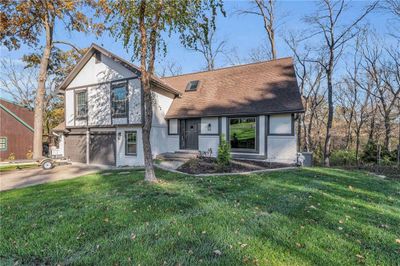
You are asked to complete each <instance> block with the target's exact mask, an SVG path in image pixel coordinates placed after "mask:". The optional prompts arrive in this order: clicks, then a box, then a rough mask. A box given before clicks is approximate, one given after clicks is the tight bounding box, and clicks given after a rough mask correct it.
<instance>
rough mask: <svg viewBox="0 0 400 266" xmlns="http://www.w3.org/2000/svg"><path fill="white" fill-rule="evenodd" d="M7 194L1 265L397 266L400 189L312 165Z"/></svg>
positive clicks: (72, 183) (106, 178) (87, 181)
mask: <svg viewBox="0 0 400 266" xmlns="http://www.w3.org/2000/svg"><path fill="white" fill-rule="evenodd" d="M157 175H158V177H159V178H160V180H161V182H160V183H158V184H147V183H145V182H144V181H142V180H143V171H131V174H129V175H121V174H118V172H112V173H111V174H101V173H98V174H92V175H87V176H83V177H80V178H76V179H73V180H66V181H60V182H55V183H51V184H44V185H38V186H34V187H28V188H23V189H17V190H13V191H7V192H1V193H0V215H1V216H0V220H1V234H0V264H2V265H7V264H10V265H12V264H14V263H16V262H18V263H19V264H57V263H59V264H63V265H65V264H80V265H84V264H92V265H93V264H96V265H110V264H113V265H114V264H119V265H125V264H135V265H138V264H141V265H161V264H166V265H176V264H180V265H193V264H196V265H198V264H200V265H210V264H217V265H242V264H250V265H271V264H272V265H285V264H286V265H289V264H290V265H311V264H319V265H354V264H373V265H375V264H379V265H399V264H400V244H399V243H397V242H396V239H397V240H398V239H399V238H400V226H398V225H399V224H400V182H399V181H395V180H390V179H381V178H379V177H376V176H372V175H368V174H366V173H363V172H350V171H345V170H337V169H324V168H310V169H301V170H291V171H280V172H271V173H264V174H254V175H247V176H238V175H236V176H235V175H232V176H218V177H216V176H214V177H193V176H186V175H179V174H175V173H170V172H165V171H162V170H157Z"/></svg>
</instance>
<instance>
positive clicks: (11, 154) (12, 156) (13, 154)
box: [7, 152, 15, 161]
mask: <svg viewBox="0 0 400 266" xmlns="http://www.w3.org/2000/svg"><path fill="white" fill-rule="evenodd" d="M7 160H9V161H14V160H15V153H13V152H12V153H10V155H8V158H7Z"/></svg>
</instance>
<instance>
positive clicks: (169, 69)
mask: <svg viewBox="0 0 400 266" xmlns="http://www.w3.org/2000/svg"><path fill="white" fill-rule="evenodd" d="M158 74H159V76H160V77H167V76H177V75H180V74H182V66H181V65H179V64H178V63H177V62H175V61H164V62H163V64H161V66H160V72H159V73H158Z"/></svg>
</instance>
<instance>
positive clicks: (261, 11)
mask: <svg viewBox="0 0 400 266" xmlns="http://www.w3.org/2000/svg"><path fill="white" fill-rule="evenodd" d="M252 3H253V8H252V9H251V10H241V11H239V13H240V14H250V15H256V16H260V17H261V18H262V20H263V25H264V29H265V32H266V34H267V37H268V41H269V46H270V55H271V58H272V59H276V45H275V30H276V27H277V26H276V23H275V15H276V14H275V4H276V1H275V0H252Z"/></svg>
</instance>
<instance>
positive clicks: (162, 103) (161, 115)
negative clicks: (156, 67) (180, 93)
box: [152, 89, 174, 127]
mask: <svg viewBox="0 0 400 266" xmlns="http://www.w3.org/2000/svg"><path fill="white" fill-rule="evenodd" d="M152 97H153V125H160V126H163V127H168V124H167V120H166V119H165V115H166V114H167V112H168V109H169V108H170V107H171V104H172V101H173V100H174V95H172V94H169V93H166V92H163V91H160V90H158V89H156V90H154V91H153V92H152Z"/></svg>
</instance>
